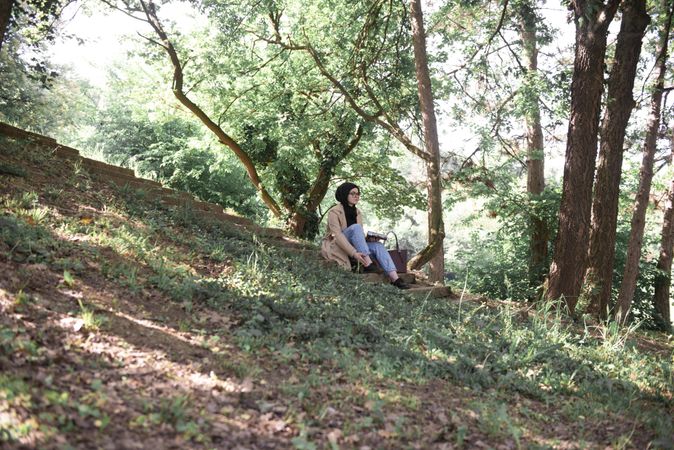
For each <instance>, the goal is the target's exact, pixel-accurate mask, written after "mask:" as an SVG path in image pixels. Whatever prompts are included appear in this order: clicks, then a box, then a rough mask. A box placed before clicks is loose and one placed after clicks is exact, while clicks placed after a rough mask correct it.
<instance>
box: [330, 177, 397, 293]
mask: <svg viewBox="0 0 674 450" xmlns="http://www.w3.org/2000/svg"><path fill="white" fill-rule="evenodd" d="M335 198H336V199H337V201H338V202H339V204H338V205H336V206H335V207H334V208H332V209H331V210H330V212H329V213H328V232H327V234H326V236H325V237H324V238H323V245H322V248H321V254H322V255H323V257H324V258H325V259H327V260H330V261H336V262H337V263H339V265H340V266H342V267H344V268H345V269H348V270H350V269H351V262H350V261H349V258H353V259H355V260H356V261H358V262H359V263H360V264H362V265H363V267H364V271H365V272H376V271H377V269H376V268H375V266H374V264H373V262H372V258H373V257H374V259H376V260H377V262H378V263H379V265H380V266H381V268H382V269H383V270H384V272H386V274H387V275H388V277H389V278H390V279H391V284H392V285H393V286H395V287H397V288H398V289H409V286H408V285H407V284H406V283H405V282H404V281H403V280H402V279H401V278H399V277H398V272H397V271H396V268H395V264H393V261H392V260H391V256H390V255H389V254H388V250H386V247H384V244H382V243H381V242H367V241H366V240H365V232H364V231H363V222H362V219H361V215H360V211H358V208H356V204H357V203H358V201H359V200H360V189H359V188H358V186H356V185H355V184H353V183H342V184H341V185H340V186H339V187H338V188H337V191H336V192H335Z"/></svg>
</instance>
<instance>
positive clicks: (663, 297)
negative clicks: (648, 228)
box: [653, 178, 674, 331]
mask: <svg viewBox="0 0 674 450" xmlns="http://www.w3.org/2000/svg"><path fill="white" fill-rule="evenodd" d="M673 251H674V178H672V181H671V182H670V184H669V198H668V199H667V208H666V209H665V216H664V218H663V223H662V240H661V242H660V257H659V258H658V275H657V277H656V278H655V295H654V296H653V303H654V305H655V311H656V312H657V314H658V316H659V317H658V318H659V319H660V320H661V321H662V327H663V329H664V330H665V331H671V329H672V316H671V306H672V299H671V298H670V297H669V292H670V291H669V289H670V287H671V283H672V252H673Z"/></svg>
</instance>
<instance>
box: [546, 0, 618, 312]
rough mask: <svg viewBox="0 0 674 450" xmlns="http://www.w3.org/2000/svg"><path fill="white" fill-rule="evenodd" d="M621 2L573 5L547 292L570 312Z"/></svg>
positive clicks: (581, 264)
mask: <svg viewBox="0 0 674 450" xmlns="http://www.w3.org/2000/svg"><path fill="white" fill-rule="evenodd" d="M618 3H619V0H609V1H608V2H607V3H606V4H603V3H600V2H592V1H585V0H576V1H575V2H571V6H572V7H573V8H574V17H575V23H576V52H575V59H574V67H573V81H572V83H571V116H570V118H569V131H568V135H567V143H566V161H565V164H564V181H563V184H562V201H561V205H560V208H559V231H558V234H557V239H556V241H555V252H554V256H553V260H552V264H551V265H550V273H549V280H548V290H547V297H548V298H549V299H553V300H556V299H559V298H562V297H563V298H564V301H565V302H566V305H567V307H568V309H569V312H571V313H573V312H574V309H575V307H576V303H577V302H578V295H579V294H580V288H581V283H582V281H583V275H584V274H585V265H586V255H587V247H588V243H589V242H588V241H589V234H590V233H589V231H590V212H591V209H592V182H593V179H594V169H595V158H596V156H597V131H598V128H599V113H600V111H601V94H602V91H603V86H602V82H603V65H604V55H605V53H606V35H607V32H608V26H609V24H610V22H611V21H612V20H613V16H614V15H615V12H616V10H617V8H618Z"/></svg>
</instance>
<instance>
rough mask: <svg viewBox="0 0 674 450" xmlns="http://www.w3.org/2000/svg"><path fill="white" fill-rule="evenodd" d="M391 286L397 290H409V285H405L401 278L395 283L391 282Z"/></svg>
mask: <svg viewBox="0 0 674 450" xmlns="http://www.w3.org/2000/svg"><path fill="white" fill-rule="evenodd" d="M391 284H392V285H393V286H395V287H397V288H398V289H409V288H410V285H409V284H407V283H405V282H404V281H403V279H402V278H398V279H397V280H395V281H391Z"/></svg>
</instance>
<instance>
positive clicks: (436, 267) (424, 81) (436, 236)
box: [409, 0, 445, 282]
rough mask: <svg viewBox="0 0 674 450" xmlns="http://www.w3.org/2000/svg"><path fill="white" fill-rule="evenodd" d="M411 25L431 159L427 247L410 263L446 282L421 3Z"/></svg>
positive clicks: (415, 3)
mask: <svg viewBox="0 0 674 450" xmlns="http://www.w3.org/2000/svg"><path fill="white" fill-rule="evenodd" d="M410 19H411V22H412V43H413V45H414V66H415V69H416V75H417V85H418V88H419V106H420V109H421V119H422V123H423V130H424V144H425V147H426V152H427V153H428V155H429V156H430V158H429V159H428V160H427V161H426V189H427V191H428V246H427V247H426V249H425V251H422V252H421V253H420V254H419V255H417V256H415V257H414V258H413V259H412V260H411V261H410V263H409V266H410V268H412V269H415V268H418V267H421V266H422V265H423V264H425V263H426V261H429V262H430V266H429V279H430V281H440V282H441V281H443V280H444V273H445V259H444V250H443V240H444V238H445V225H444V222H443V220H442V178H441V177H440V143H439V140H438V127H437V122H436V119H435V107H434V104H433V91H432V90H431V77H430V75H429V70H428V57H427V55H426V33H425V31H424V19H423V13H422V11H421V0H411V1H410Z"/></svg>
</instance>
